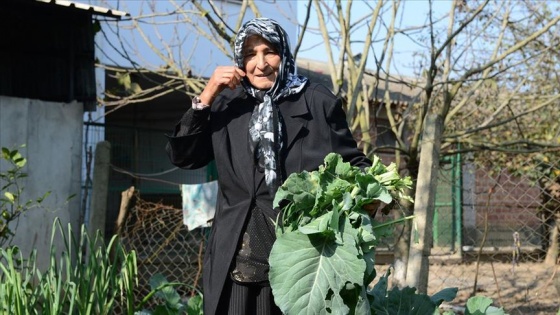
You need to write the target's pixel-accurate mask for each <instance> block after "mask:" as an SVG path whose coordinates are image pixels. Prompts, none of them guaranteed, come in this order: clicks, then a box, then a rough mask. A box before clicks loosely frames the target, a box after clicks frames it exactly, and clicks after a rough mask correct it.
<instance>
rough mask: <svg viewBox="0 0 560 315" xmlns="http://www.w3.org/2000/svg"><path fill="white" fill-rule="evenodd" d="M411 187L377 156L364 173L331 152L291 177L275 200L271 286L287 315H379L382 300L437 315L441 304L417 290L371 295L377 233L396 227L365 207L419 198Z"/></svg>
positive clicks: (278, 302)
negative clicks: (375, 218) (309, 169)
mask: <svg viewBox="0 0 560 315" xmlns="http://www.w3.org/2000/svg"><path fill="white" fill-rule="evenodd" d="M411 186H412V181H411V179H410V178H409V177H404V178H402V177H400V175H399V174H398V172H397V168H396V166H395V165H394V164H390V165H389V166H385V165H383V164H382V163H381V160H380V159H379V158H378V157H374V159H373V164H372V166H371V167H368V168H365V169H364V170H362V169H360V168H358V167H355V166H352V165H350V163H347V162H344V161H343V159H342V157H341V156H340V155H339V154H336V153H331V154H329V155H327V156H326V157H325V160H324V164H323V165H321V166H320V167H319V169H318V170H317V171H313V172H306V171H304V172H301V173H296V174H292V175H290V176H289V177H288V178H287V179H286V181H285V182H284V184H283V185H282V186H281V187H280V188H279V189H278V192H277V194H276V196H275V198H274V206H275V207H277V206H280V205H281V206H282V217H281V218H279V220H280V221H279V222H278V223H279V224H277V240H276V242H275V243H274V245H273V247H272V251H271V254H270V257H269V258H270V259H269V263H270V275H269V278H270V284H271V287H272V290H273V294H274V299H275V302H276V304H277V305H278V306H279V307H280V309H281V310H282V311H283V312H284V313H285V314H294V313H297V314H301V313H303V314H326V313H332V314H371V313H372V312H373V313H374V314H375V310H376V309H382V304H381V303H382V301H386V300H387V299H390V300H401V302H402V300H403V299H408V300H409V301H410V302H409V303H408V304H406V305H414V307H420V306H421V307H422V308H418V309H421V310H422V311H424V310H426V309H431V310H432V311H431V312H429V313H424V314H431V313H433V310H434V309H435V307H436V304H437V303H435V302H433V301H432V300H431V299H430V298H429V297H427V296H421V297H420V296H417V295H415V294H414V289H408V290H405V291H402V292H400V291H391V293H390V294H389V295H387V294H383V298H382V297H381V295H379V294H378V296H377V297H376V295H375V292H378V291H375V290H374V291H371V292H368V285H369V284H370V283H371V281H372V280H373V279H374V278H375V275H376V273H375V268H374V263H375V261H374V257H375V252H374V248H375V246H376V245H377V243H378V241H379V238H378V237H377V236H376V233H379V234H383V235H386V233H387V229H388V225H387V224H384V225H379V224H377V223H376V222H375V221H373V220H372V219H371V218H370V217H369V215H368V213H367V212H366V211H364V210H363V206H364V205H366V204H370V203H372V202H374V201H376V200H379V201H382V202H384V203H387V204H388V203H391V202H392V201H393V200H394V199H407V200H409V201H412V198H410V197H408V196H407V195H406V190H407V189H409V188H410V187H411ZM408 300H407V301H408ZM439 303H441V301H440V302H439ZM391 314H393V313H391ZM407 314H408V313H407ZM414 314H420V313H414Z"/></svg>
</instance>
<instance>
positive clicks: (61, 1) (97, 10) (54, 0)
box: [35, 0, 130, 19]
mask: <svg viewBox="0 0 560 315" xmlns="http://www.w3.org/2000/svg"><path fill="white" fill-rule="evenodd" d="M35 1H38V2H43V3H50V4H53V5H59V6H64V7H69V8H74V9H79V10H85V11H89V12H91V13H92V14H96V15H104V16H110V17H115V18H118V19H120V18H122V17H123V16H130V14H128V13H127V12H124V11H118V10H111V9H108V8H104V7H99V6H96V5H91V4H85V3H79V2H75V1H68V0H35Z"/></svg>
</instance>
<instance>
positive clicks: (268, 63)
mask: <svg viewBox="0 0 560 315" xmlns="http://www.w3.org/2000/svg"><path fill="white" fill-rule="evenodd" d="M242 53H243V66H244V67H245V73H246V74H247V79H248V80H249V82H251V84H252V85H253V86H254V87H255V88H257V89H259V90H268V89H270V88H271V87H272V86H273V85H274V81H276V77H277V76H278V68H279V67H280V63H281V60H280V55H279V54H278V52H277V51H276V49H275V48H274V46H272V44H270V43H269V42H268V41H267V40H266V39H264V38H262V37H260V36H258V35H251V36H249V37H248V38H247V39H246V40H245V43H244V44H243V51H242Z"/></svg>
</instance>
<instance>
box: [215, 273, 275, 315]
mask: <svg viewBox="0 0 560 315" xmlns="http://www.w3.org/2000/svg"><path fill="white" fill-rule="evenodd" d="M216 314H220V315H221V314H224V315H225V314H227V315H281V314H282V312H281V311H280V309H279V308H278V306H276V304H274V298H273V297H272V290H271V288H270V286H261V285H257V284H249V285H241V284H237V283H235V282H233V281H232V280H231V279H229V278H228V279H227V280H226V283H225V285H224V291H223V292H222V296H221V297H220V303H218V309H217V310H216Z"/></svg>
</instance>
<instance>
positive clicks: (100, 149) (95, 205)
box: [88, 141, 111, 238]
mask: <svg viewBox="0 0 560 315" xmlns="http://www.w3.org/2000/svg"><path fill="white" fill-rule="evenodd" d="M110 168H111V144H110V143H109V142H108V141H101V142H99V143H97V145H96V146H95V160H94V164H93V184H92V189H91V205H90V211H89V218H88V233H89V235H90V237H92V238H93V237H95V234H96V233H97V231H98V230H99V231H101V235H102V236H103V237H105V221H106V216H107V194H108V191H109V170H110Z"/></svg>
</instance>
